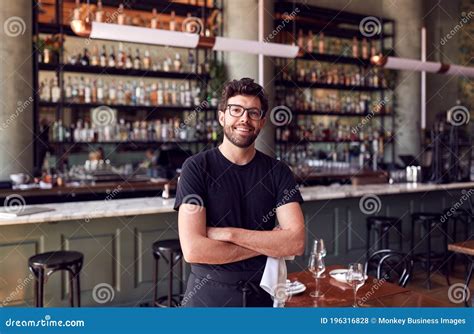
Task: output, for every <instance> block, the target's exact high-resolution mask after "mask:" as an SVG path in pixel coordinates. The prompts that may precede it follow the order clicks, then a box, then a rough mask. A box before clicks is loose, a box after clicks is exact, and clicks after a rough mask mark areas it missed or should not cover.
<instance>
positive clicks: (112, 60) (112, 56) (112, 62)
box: [107, 46, 116, 67]
mask: <svg viewBox="0 0 474 334" xmlns="http://www.w3.org/2000/svg"><path fill="white" fill-rule="evenodd" d="M107 65H108V67H115V66H116V61H115V50H114V47H113V46H111V47H110V52H109V59H108V61H107Z"/></svg>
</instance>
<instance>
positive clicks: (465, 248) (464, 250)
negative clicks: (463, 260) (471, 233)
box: [448, 240, 474, 256]
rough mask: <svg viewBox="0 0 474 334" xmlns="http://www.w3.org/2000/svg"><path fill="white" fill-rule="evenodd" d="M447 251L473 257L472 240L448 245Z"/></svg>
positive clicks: (473, 247) (473, 244)
mask: <svg viewBox="0 0 474 334" xmlns="http://www.w3.org/2000/svg"><path fill="white" fill-rule="evenodd" d="M448 250H450V251H451V252H456V253H461V254H466V255H471V256H474V240H466V241H461V242H457V243H455V244H449V245H448Z"/></svg>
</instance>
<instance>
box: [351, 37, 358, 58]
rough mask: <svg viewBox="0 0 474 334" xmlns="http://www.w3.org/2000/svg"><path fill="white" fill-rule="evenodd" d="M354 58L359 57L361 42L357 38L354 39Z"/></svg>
mask: <svg viewBox="0 0 474 334" xmlns="http://www.w3.org/2000/svg"><path fill="white" fill-rule="evenodd" d="M352 57H354V58H358V57H359V41H358V40H357V37H356V36H354V37H352Z"/></svg>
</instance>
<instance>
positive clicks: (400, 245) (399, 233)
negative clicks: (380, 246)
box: [397, 222, 403, 252]
mask: <svg viewBox="0 0 474 334" xmlns="http://www.w3.org/2000/svg"><path fill="white" fill-rule="evenodd" d="M397 231H398V250H399V251H400V252H403V233H402V222H399V223H398V225H397Z"/></svg>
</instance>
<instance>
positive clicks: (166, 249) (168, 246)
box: [152, 239, 184, 307]
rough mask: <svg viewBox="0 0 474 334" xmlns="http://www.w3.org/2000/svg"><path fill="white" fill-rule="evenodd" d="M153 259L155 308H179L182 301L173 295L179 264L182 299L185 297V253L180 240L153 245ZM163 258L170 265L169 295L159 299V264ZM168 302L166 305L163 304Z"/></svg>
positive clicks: (162, 241) (163, 241)
mask: <svg viewBox="0 0 474 334" xmlns="http://www.w3.org/2000/svg"><path fill="white" fill-rule="evenodd" d="M152 248H153V257H154V258H155V273H154V278H153V285H154V292H153V306H158V307H171V306H179V303H180V301H179V300H178V301H177V300H176V299H175V298H174V296H176V295H173V278H174V275H173V268H174V266H175V265H176V264H179V277H180V285H179V295H178V298H180V297H181V296H182V295H183V290H184V289H183V281H184V279H183V272H184V271H183V264H184V262H183V253H182V251H181V245H180V243H179V240H178V239H169V240H160V241H155V242H154V243H153V246H152ZM161 258H163V260H165V262H166V263H167V264H168V274H169V277H168V294H167V295H166V296H162V297H158V264H159V261H160V259H161ZM164 301H166V304H163V302H164Z"/></svg>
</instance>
